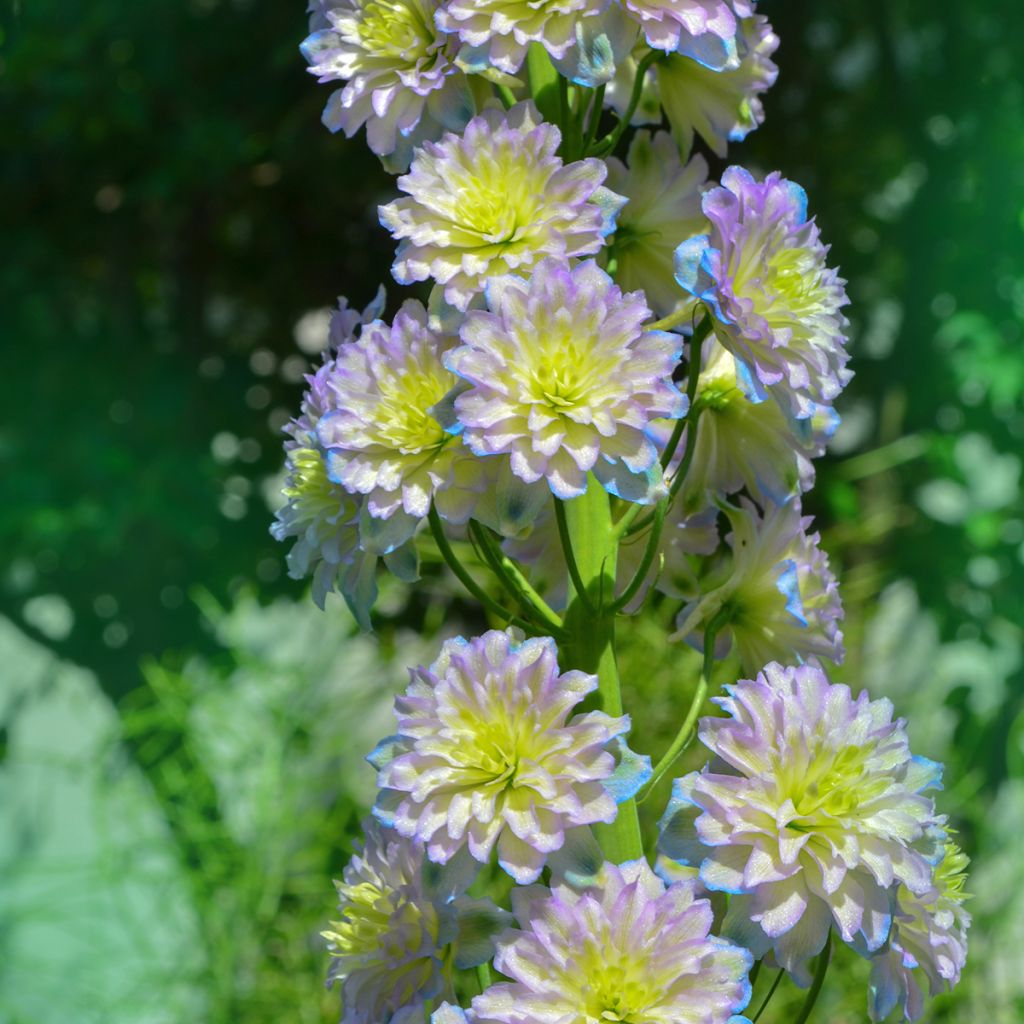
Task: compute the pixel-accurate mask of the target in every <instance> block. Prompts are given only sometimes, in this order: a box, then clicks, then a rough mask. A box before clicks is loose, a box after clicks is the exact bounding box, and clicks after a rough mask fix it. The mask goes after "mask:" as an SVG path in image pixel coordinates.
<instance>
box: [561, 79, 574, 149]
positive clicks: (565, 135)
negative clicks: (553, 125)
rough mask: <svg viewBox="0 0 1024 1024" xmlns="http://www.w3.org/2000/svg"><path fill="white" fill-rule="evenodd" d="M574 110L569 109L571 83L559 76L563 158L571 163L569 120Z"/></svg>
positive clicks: (570, 129) (570, 128)
mask: <svg viewBox="0 0 1024 1024" xmlns="http://www.w3.org/2000/svg"><path fill="white" fill-rule="evenodd" d="M571 116H572V111H571V110H570V109H569V83H568V82H567V81H566V80H565V79H564V78H563V77H562V76H561V75H559V76H558V127H559V128H560V129H561V130H562V159H563V160H564V161H565V162H566V163H569V161H570V160H572V150H571V147H572V126H571V125H570V123H569V120H570V118H571Z"/></svg>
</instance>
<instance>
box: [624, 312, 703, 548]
mask: <svg viewBox="0 0 1024 1024" xmlns="http://www.w3.org/2000/svg"><path fill="white" fill-rule="evenodd" d="M669 319H671V318H669ZM647 329H648V330H651V329H653V328H651V327H648V328H647ZM710 331H711V317H710V316H705V317H704V319H703V320H701V322H700V323H699V324H697V326H696V327H695V328H694V331H693V337H692V338H691V340H690V365H689V367H687V379H686V399H687V403H688V406H687V411H686V415H685V416H684V417H682V418H681V419H679V420H678V421H677V422H676V425H675V428H674V429H673V431H672V436H671V437H670V438H669V441H668V444H667V445H666V446H665V450H664V451H663V452H662V453H661V468H662V470H666V469H668V467H669V463H671V461H672V457H673V456H674V455H675V453H676V448H678V447H679V439H680V438H681V437H682V436H683V431H684V430H686V428H687V427H689V428H690V429H689V431H688V433H687V435H686V450H685V451H684V453H683V458H682V461H681V462H680V464H679V468H678V469H677V470H676V472H675V474H674V475H673V478H672V484H671V487H670V488H669V493H668V498H667V499H663V501H664V502H665V506H666V511H667V510H668V507H669V506H671V504H672V502H673V501H674V500H675V497H676V494H677V493H678V491H679V488H680V487H681V486H682V484H683V481H684V480H685V479H686V474H687V472H688V471H689V469H690V464H691V463H692V462H693V453H694V451H695V450H696V448H697V417H698V416H700V409H699V408H698V406H697V385H698V383H699V381H700V370H701V347H702V346H703V344H704V339H705V338H706V337H707V336H708V334H709V333H710ZM640 508H641V506H639V505H634V506H633V507H632V508H631V509H629V510H628V511H627V512H626V513H625V514H624V515H623V516H622V518H621V519H619V521H618V522H617V523H616V524H615V535H616V536H617V537H622V536H624V535H625V534H626V533H627V532H628V533H629V534H630V535H632V534H634V533H639V532H640V531H641V530H643V529H645V528H646V527H647V526H648V525H649V524H650V523H653V522H654V518H655V516H656V515H657V510H655V511H654V512H652V513H650V514H649V515H646V516H644V518H643V519H641V520H640V522H639V523H636V525H635V526H634V525H633V524H634V521H635V520H636V517H637V516H638V515H639V514H640Z"/></svg>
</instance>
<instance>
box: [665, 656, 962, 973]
mask: <svg viewBox="0 0 1024 1024" xmlns="http://www.w3.org/2000/svg"><path fill="white" fill-rule="evenodd" d="M726 690H727V692H728V696H726V697H719V698H715V703H717V704H719V705H720V706H721V708H722V710H723V711H725V713H726V715H727V716H728V717H725V718H703V719H701V722H700V729H699V736H700V741H701V743H703V745H704V746H705V747H706V748H707V749H708V750H709V751H710V752H711V754H713V755H714V757H715V762H714V764H713V765H712V766H710V767H705V768H704V769H703V770H702V771H700V772H693V773H691V774H690V775H687V776H685V777H684V778H682V779H678V780H677V781H676V783H675V788H674V791H673V798H672V801H671V803H670V804H669V807H668V809H667V811H666V813H665V815H664V817H663V819H662V836H661V840H660V848H661V850H662V851H663V852H664V853H665V854H667V855H668V856H669V857H671V858H673V859H674V860H677V861H680V862H682V863H685V864H690V865H694V866H699V868H700V880H701V882H702V883H703V884H704V885H705V886H707V888H709V889H712V890H717V891H720V892H728V893H731V894H732V896H731V899H730V901H729V912H728V914H727V916H726V921H725V926H724V928H725V934H726V935H728V936H730V937H731V938H733V939H734V940H735V941H737V942H739V943H740V944H741V945H743V946H745V947H746V948H747V949H749V950H751V952H753V953H754V955H755V956H757V957H760V956H763V955H764V954H765V953H767V952H768V951H769V950H771V951H772V952H773V953H774V956H775V959H776V960H777V961H778V963H779V964H780V965H782V966H783V967H785V968H786V970H788V971H791V972H795V974H796V976H797V979H798V980H800V981H802V982H806V981H807V977H806V973H805V972H806V964H807V962H808V960H809V959H810V958H812V957H814V956H815V955H817V954H818V953H819V952H820V951H821V949H822V948H823V947H824V945H825V941H826V939H827V937H828V933H829V930H830V929H831V928H832V927H833V926H834V927H835V928H836V930H837V931H838V932H839V934H840V935H841V936H842V938H843V940H844V941H845V942H848V943H851V944H856V945H858V946H859V948H861V949H862V950H865V951H867V952H869V953H874V952H877V951H879V950H881V949H882V947H883V944H884V943H885V941H886V939H887V938H888V937H889V933H890V928H891V926H892V920H893V892H894V887H896V886H905V887H906V889H907V890H908V891H909V892H910V893H912V894H914V895H915V896H923V895H925V894H927V893H928V892H929V891H930V890H931V888H932V866H933V864H934V863H935V862H936V861H937V860H938V859H939V858H940V857H941V855H942V843H943V840H944V838H945V837H944V833H943V831H942V825H943V824H944V819H943V818H942V817H940V816H939V815H937V814H936V811H935V804H934V801H933V799H932V798H931V796H929V795H927V793H926V791H927V790H928V789H930V788H933V787H937V786H938V785H939V780H940V776H941V769H940V766H939V765H937V764H935V763H933V762H931V761H927V760H925V759H923V758H918V757H914V756H912V754H911V752H910V747H909V744H908V741H907V735H906V731H905V729H904V723H903V722H902V720H895V721H894V720H893V717H892V713H893V708H892V704H891V703H890V702H889V701H887V700H874V701H873V700H869V698H868V695H867V693H863V692H862V693H861V694H860V695H859V696H858V697H856V698H854V697H853V695H852V694H851V693H850V690H849V688H848V687H846V686H839V685H832V684H830V683H829V681H828V680H827V679H826V678H825V675H824V673H823V672H822V671H821V670H820V669H818V668H816V667H814V666H812V665H802V666H799V667H796V668H784V667H783V666H781V665H777V664H771V665H768V666H767V667H766V668H765V669H764V671H763V672H762V673H761V674H759V675H758V676H757V678H756V679H753V680H742V681H741V682H739V683H737V684H736V685H735V686H729V687H726Z"/></svg>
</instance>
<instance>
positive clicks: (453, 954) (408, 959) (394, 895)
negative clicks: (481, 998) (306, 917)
mask: <svg viewBox="0 0 1024 1024" xmlns="http://www.w3.org/2000/svg"><path fill="white" fill-rule="evenodd" d="M364 830H365V835H364V839H363V841H362V842H361V843H357V844H356V848H355V852H354V854H353V855H352V859H351V860H350V861H349V862H348V865H347V866H346V868H345V872H344V875H343V876H342V881H340V882H336V883H335V885H336V886H337V889H338V910H339V919H338V920H337V921H333V922H331V927H330V929H329V930H327V931H325V932H324V933H323V936H324V938H325V939H327V941H328V947H329V949H330V953H331V958H332V959H331V967H330V971H329V973H328V984H330V985H333V984H334V983H335V982H340V983H341V995H342V1003H343V1012H342V1017H341V1021H342V1024H421V1022H422V1021H423V1019H424V1015H425V1012H426V1010H427V1008H428V1006H429V1004H430V1002H431V1001H432V1000H435V999H437V998H445V997H448V998H451V997H452V994H453V993H452V988H451V972H450V966H449V962H450V961H454V963H455V964H456V966H458V967H471V966H474V965H475V964H479V963H483V962H484V961H485V960H489V959H490V957H491V953H492V950H493V946H492V941H491V935H492V934H493V933H494V932H496V931H497V930H499V929H500V928H501V927H502V926H503V925H504V924H505V923H506V922H507V918H508V915H507V914H506V913H504V912H503V911H500V910H498V908H497V907H495V906H494V905H493V904H492V903H491V902H490V901H489V900H473V899H469V898H468V897H467V896H466V895H465V892H466V889H467V888H468V887H469V885H470V883H471V882H472V881H473V877H474V875H475V873H476V872H475V865H473V862H472V861H471V860H469V859H468V858H464V859H463V860H461V861H459V862H458V863H452V864H451V865H448V866H447V867H446V868H445V869H443V870H440V871H439V870H438V869H437V868H436V866H435V865H433V864H430V863H429V862H428V861H427V860H426V857H425V855H424V851H423V847H422V846H421V845H420V844H418V843H415V842H411V841H410V840H408V839H404V838H403V837H402V836H400V835H398V834H397V833H396V832H394V831H392V830H391V829H387V828H384V827H383V826H382V825H380V824H379V823H378V822H376V821H374V820H372V819H371V820H370V821H368V822H366V823H364Z"/></svg>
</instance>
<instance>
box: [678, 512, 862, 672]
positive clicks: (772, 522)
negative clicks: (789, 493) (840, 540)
mask: <svg viewBox="0 0 1024 1024" xmlns="http://www.w3.org/2000/svg"><path fill="white" fill-rule="evenodd" d="M725 509H726V512H727V515H728V518H729V522H730V524H731V525H732V532H731V533H729V534H728V535H727V536H726V542H727V544H728V546H729V548H730V549H731V552H732V559H731V563H730V564H728V565H727V566H726V567H725V568H724V569H723V570H722V571H719V572H714V571H713V572H711V573H710V574H709V575H708V577H707V578H706V579H704V580H702V581H701V596H700V597H699V598H698V599H696V600H694V601H691V602H690V603H689V604H688V605H686V607H684V608H683V610H682V611H681V612H680V613H679V617H678V619H677V620H676V633H675V634H674V637H673V639H688V640H689V641H690V642H691V643H693V644H694V645H696V646H700V643H701V634H702V631H703V630H704V629H706V628H707V626H708V624H709V623H711V622H714V621H715V620H716V619H717V620H718V623H719V628H718V633H717V637H718V642H717V646H716V652H717V653H719V654H720V655H724V654H725V653H726V652H727V651H728V650H729V647H730V644H731V643H735V644H736V647H737V649H738V651H739V655H740V662H741V664H742V666H743V670H744V671H745V672H756V671H757V670H758V669H759V668H760V667H761V666H762V665H766V664H768V662H770V661H781V662H784V663H786V664H793V663H795V662H798V661H807V660H810V659H812V658H828V659H829V660H831V661H834V662H836V663H837V664H838V663H839V662H841V661H842V660H843V634H842V632H841V631H840V629H839V622H840V621H841V619H842V617H843V608H842V604H841V603H840V600H839V588H838V586H837V584H836V579H835V576H834V575H833V574H832V571H831V569H830V568H829V564H828V555H826V554H825V552H824V551H822V549H821V547H820V546H819V544H820V538H819V537H818V535H817V534H816V533H814V534H811V533H808V528H809V527H810V525H811V522H812V520H811V517H810V516H801V514H800V502H799V501H798V500H797V499H796V498H792V499H790V500H789V501H788V502H786V503H785V504H784V505H774V506H769V507H768V509H767V510H766V511H765V512H764V513H763V514H761V513H759V512H758V510H757V508H756V507H755V506H754V504H753V503H752V502H750V501H747V500H746V499H741V506H740V507H739V508H736V507H733V506H725Z"/></svg>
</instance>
